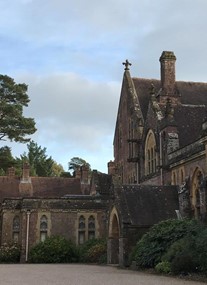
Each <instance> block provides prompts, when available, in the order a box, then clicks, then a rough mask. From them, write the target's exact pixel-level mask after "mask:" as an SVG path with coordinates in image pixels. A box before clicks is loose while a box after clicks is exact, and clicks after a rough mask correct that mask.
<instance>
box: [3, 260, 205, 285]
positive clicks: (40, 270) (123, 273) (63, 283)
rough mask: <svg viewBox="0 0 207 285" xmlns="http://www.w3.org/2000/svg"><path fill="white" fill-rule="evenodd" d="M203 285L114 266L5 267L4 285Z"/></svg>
mask: <svg viewBox="0 0 207 285" xmlns="http://www.w3.org/2000/svg"><path fill="white" fill-rule="evenodd" d="M7 284H12V285H53V284H55V285H155V284H157V285H187V284H188V285H203V284H204V283H200V282H193V281H184V280H181V279H176V278H170V277H163V276H157V275H151V274H149V275H148V274H144V273H140V272H135V271H130V270H122V269H118V268H116V267H110V266H96V265H79V264H51V265H50V264H44V265H42V264H18V265H14V264H8V265H6V264H1V265H0V285H7Z"/></svg>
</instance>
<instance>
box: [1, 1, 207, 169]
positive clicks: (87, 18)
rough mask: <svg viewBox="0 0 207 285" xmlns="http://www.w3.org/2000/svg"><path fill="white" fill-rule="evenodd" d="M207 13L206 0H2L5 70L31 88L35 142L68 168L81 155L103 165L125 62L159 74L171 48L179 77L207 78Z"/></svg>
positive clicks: (137, 72) (137, 70)
mask: <svg viewBox="0 0 207 285" xmlns="http://www.w3.org/2000/svg"><path fill="white" fill-rule="evenodd" d="M206 10H207V2H206V0H197V1H194V0H168V1H166V0H157V1H153V0H145V1H137V0H128V1H125V0H105V1H97V0H90V1H83V0H76V1H72V0H67V1H65V0H44V1H40V0H8V1H0V49H1V53H0V62H1V73H2V74H8V75H10V76H11V77H14V79H15V80H16V81H17V82H25V83H27V84H28V85H29V97H30V98H31V102H30V105H29V108H27V110H26V111H25V113H26V114H27V115H28V116H31V117H34V118H35V120H36V122H37V128H38V131H37V133H36V134H35V135H34V136H33V139H34V140H35V141H37V143H39V144H40V145H41V146H42V147H46V148H47V150H48V155H51V156H52V157H53V158H54V159H55V160H57V162H62V163H63V164H64V165H67V162H68V160H69V159H70V158H71V157H73V156H80V157H83V158H84V159H86V160H88V161H89V163H91V164H92V165H93V166H94V167H95V168H99V169H103V168H105V165H106V162H107V161H108V160H110V159H112V158H113V154H112V152H113V151H112V143H113V132H114V128H115V120H116V112H117V108H118V101H119V94H120V87H121V81H122V73H123V67H122V62H123V61H124V60H125V59H126V58H128V59H129V60H130V61H131V62H132V64H133V65H132V67H131V74H132V76H140V77H147V78H159V68H160V65H159V56H160V55H161V52H162V51H163V50H173V51H174V52H175V54H176V56H177V64H176V66H177V78H178V79H179V80H195V81H196V80H197V81H206V70H207V62H206V60H204V59H205V58H206V50H207V39H206V35H205V27H206V25H207V17H206ZM15 149H16V152H20V151H21V148H20V147H19V145H17V144H16V145H15Z"/></svg>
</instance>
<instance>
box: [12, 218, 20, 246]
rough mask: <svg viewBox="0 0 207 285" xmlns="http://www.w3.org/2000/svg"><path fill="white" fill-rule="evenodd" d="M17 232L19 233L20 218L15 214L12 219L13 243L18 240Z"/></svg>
mask: <svg viewBox="0 0 207 285" xmlns="http://www.w3.org/2000/svg"><path fill="white" fill-rule="evenodd" d="M19 233H20V218H19V216H15V217H14V219H13V241H14V242H15V243H18V242H19Z"/></svg>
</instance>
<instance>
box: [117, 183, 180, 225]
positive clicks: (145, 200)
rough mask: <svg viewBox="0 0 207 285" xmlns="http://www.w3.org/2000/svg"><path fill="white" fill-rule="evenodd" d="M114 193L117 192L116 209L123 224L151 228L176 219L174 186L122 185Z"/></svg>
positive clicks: (175, 189)
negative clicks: (156, 224) (167, 220)
mask: <svg viewBox="0 0 207 285" xmlns="http://www.w3.org/2000/svg"><path fill="white" fill-rule="evenodd" d="M115 191H116V192H118V195H117V197H119V198H118V207H119V211H120V212H121V214H122V217H123V222H124V223H128V224H131V225H132V226H151V225H154V224H155V223H158V222H160V221H162V220H166V219H170V218H176V217H177V216H176V212H175V210H178V209H179V205H178V192H177V188H176V186H151V185H150V186H149V185H124V186H123V187H121V188H118V189H115Z"/></svg>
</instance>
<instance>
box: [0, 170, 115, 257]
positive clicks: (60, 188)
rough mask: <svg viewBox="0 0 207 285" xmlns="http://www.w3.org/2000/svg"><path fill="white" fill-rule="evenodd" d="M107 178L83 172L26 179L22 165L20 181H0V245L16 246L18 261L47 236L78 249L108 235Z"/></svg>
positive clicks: (3, 179)
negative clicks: (76, 174) (61, 239)
mask: <svg viewBox="0 0 207 285" xmlns="http://www.w3.org/2000/svg"><path fill="white" fill-rule="evenodd" d="M110 179H111V177H110V176H108V175H106V174H101V173H98V172H97V171H94V172H93V173H92V180H91V181H90V180H89V179H88V170H87V169H85V168H81V171H79V172H78V176H77V177H76V178H59V177H30V176H29V165H27V164H26V165H24V168H23V175H22V177H21V178H19V177H16V176H14V169H10V171H9V176H7V177H0V199H1V244H4V243H13V242H17V243H18V244H20V246H21V261H22V262H25V261H27V260H28V253H29V250H30V248H31V247H32V246H34V245H35V244H37V243H38V242H40V241H44V240H45V238H46V237H47V236H53V235H60V236H63V237H65V238H67V239H70V240H72V241H73V242H74V243H76V244H82V243H84V242H85V241H87V240H88V239H91V238H99V237H101V238H103V237H106V236H107V217H108V216H107V213H108V207H109V206H108V205H109V198H110V184H111V182H110Z"/></svg>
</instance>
